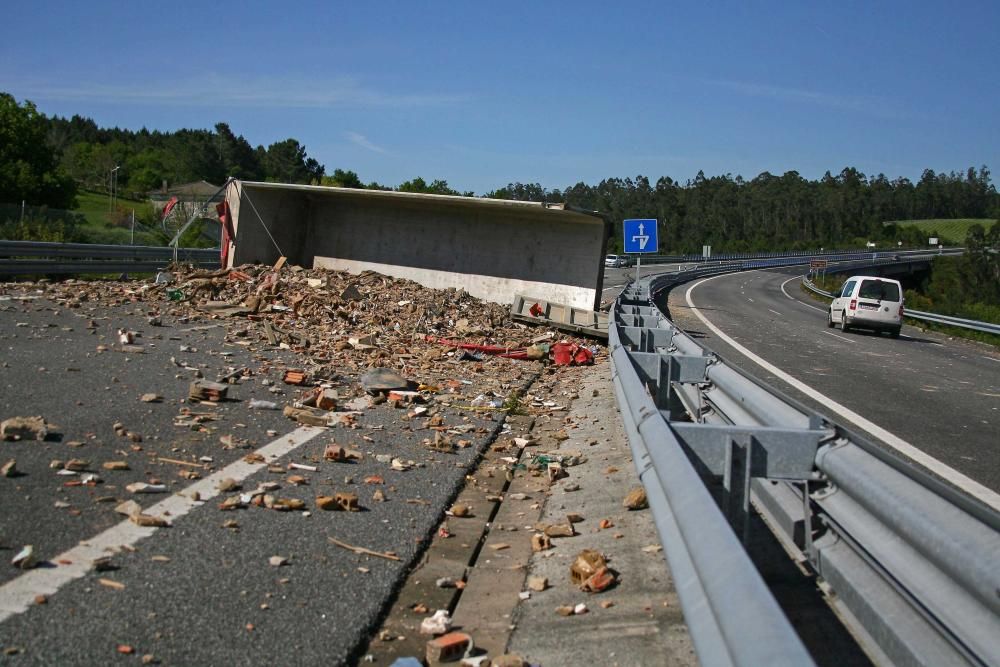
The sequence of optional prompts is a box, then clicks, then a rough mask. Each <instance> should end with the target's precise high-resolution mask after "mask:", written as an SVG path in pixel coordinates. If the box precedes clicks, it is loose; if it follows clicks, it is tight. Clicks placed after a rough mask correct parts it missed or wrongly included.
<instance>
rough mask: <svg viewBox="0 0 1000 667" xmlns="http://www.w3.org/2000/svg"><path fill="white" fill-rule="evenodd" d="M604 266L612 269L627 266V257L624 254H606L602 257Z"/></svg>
mask: <svg viewBox="0 0 1000 667" xmlns="http://www.w3.org/2000/svg"><path fill="white" fill-rule="evenodd" d="M604 266H606V267H610V268H612V269H620V268H622V267H623V266H628V258H627V257H625V255H606V256H605V257H604Z"/></svg>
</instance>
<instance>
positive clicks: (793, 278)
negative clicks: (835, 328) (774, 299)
mask: <svg viewBox="0 0 1000 667" xmlns="http://www.w3.org/2000/svg"><path fill="white" fill-rule="evenodd" d="M800 278H802V276H793V277H791V278H789V279H788V280H786V281H785V282H783V283H781V293H782V294H784V295H785V296H787V297H788V298H789V299H791V300H792V301H794V302H795V303H797V304H799V305H800V306H805V307H806V308H812V309H813V310H818V311H819V312H821V313H825V312H826V311H827V309H826V308H819V307H818V306H813V305H811V304H808V303H805V302H804V301H799V300H798V299H796V298H795V297H794V296H792V295H791V294H789V293H788V292H786V291H785V285H787V284H788V283H790V282H792V281H793V280H799V279H800Z"/></svg>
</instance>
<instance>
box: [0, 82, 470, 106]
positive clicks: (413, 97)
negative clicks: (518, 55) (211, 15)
mask: <svg viewBox="0 0 1000 667" xmlns="http://www.w3.org/2000/svg"><path fill="white" fill-rule="evenodd" d="M5 87H6V88H7V90H10V91H16V96H18V97H23V98H25V99H30V100H33V101H36V100H60V101H87V102H110V103H119V104H150V105H169V106H186V107H202V106H219V105H227V106H232V107H252V108H292V107H294V108H313V109H324V108H338V107H342V108H346V107H354V108H373V107H381V108H412V107H433V106H447V105H454V104H460V103H463V102H466V101H468V100H469V99H470V97H469V96H468V95H465V94H454V93H413V92H401V91H399V92H397V91H384V90H377V89H375V88H371V87H368V86H365V85H363V84H362V83H360V82H359V81H357V80H355V79H354V78H351V77H338V78H332V79H326V80H317V79H295V78H285V77H283V78H273V77H265V78H240V77H239V76H238V75H237V76H225V77H222V76H219V75H206V76H201V77H197V78H192V79H186V80H167V79H157V80H155V81H143V82H138V83H126V84H119V83H114V84H110V83H99V82H98V83H72V84H69V83H58V82H52V81H45V80H23V81H20V82H18V81H16V80H10V79H8V81H7V83H6V84H5Z"/></svg>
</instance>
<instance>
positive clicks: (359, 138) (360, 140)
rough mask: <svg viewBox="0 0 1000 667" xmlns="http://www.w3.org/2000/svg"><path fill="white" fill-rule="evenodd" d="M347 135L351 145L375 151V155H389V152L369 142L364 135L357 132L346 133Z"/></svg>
mask: <svg viewBox="0 0 1000 667" xmlns="http://www.w3.org/2000/svg"><path fill="white" fill-rule="evenodd" d="M345 135H346V136H347V138H348V140H350V142H351V143H353V144H357V145H358V146H361V147H362V148H366V149H368V150H370V151H374V152H375V153H388V151H387V150H385V149H384V148H382V147H381V146H376V145H375V144H373V143H372V142H370V141H368V137H366V136H365V135H363V134H358V133H357V132H346V133H345Z"/></svg>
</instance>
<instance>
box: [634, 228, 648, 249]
mask: <svg viewBox="0 0 1000 667" xmlns="http://www.w3.org/2000/svg"><path fill="white" fill-rule="evenodd" d="M644 231H645V229H643V226H642V223H641V222H640V223H639V233H638V234H636V235H635V236H633V237H632V243H635V242H636V241H638V242H639V250H645V249H646V244H647V243H649V235H648V234H644V233H643V232H644Z"/></svg>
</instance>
